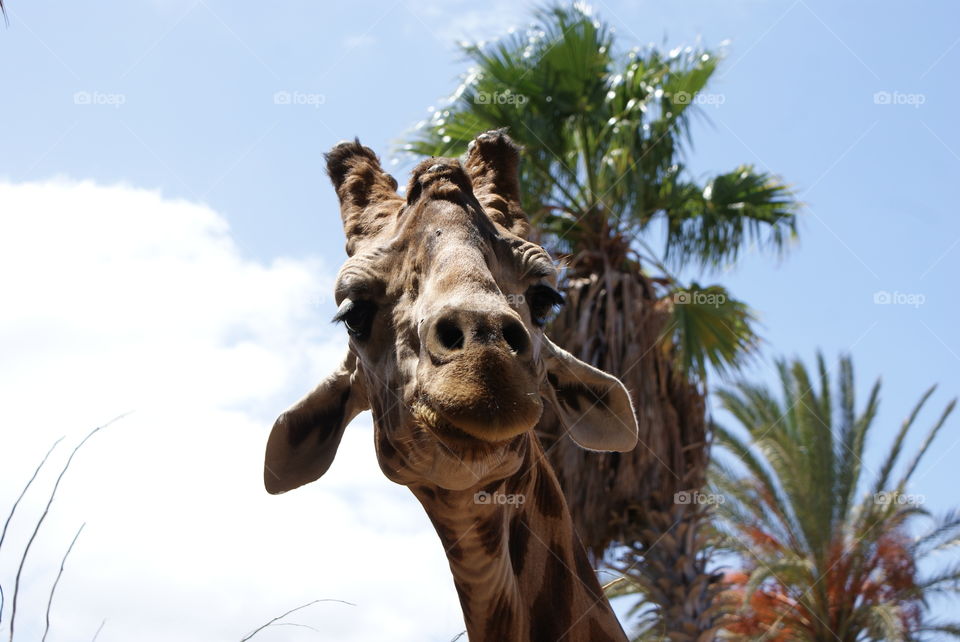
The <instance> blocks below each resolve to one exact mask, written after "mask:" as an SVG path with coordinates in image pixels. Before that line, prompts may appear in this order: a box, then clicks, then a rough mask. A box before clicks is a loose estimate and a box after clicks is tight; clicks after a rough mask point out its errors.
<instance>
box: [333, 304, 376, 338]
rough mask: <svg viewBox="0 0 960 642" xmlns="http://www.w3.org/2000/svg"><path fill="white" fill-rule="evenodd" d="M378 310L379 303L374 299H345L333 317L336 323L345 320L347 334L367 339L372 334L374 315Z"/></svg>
mask: <svg viewBox="0 0 960 642" xmlns="http://www.w3.org/2000/svg"><path fill="white" fill-rule="evenodd" d="M376 312H377V304H375V303H373V302H372V301H354V300H352V299H344V300H343V303H341V304H340V307H339V308H338V309H337V313H336V314H335V315H334V317H333V322H334V323H340V322H343V325H344V326H345V327H346V328H347V334H349V335H350V336H351V337H353V338H355V339H361V340H362V339H366V338H367V337H369V336H370V329H371V328H372V327H373V317H374V315H375V314H376Z"/></svg>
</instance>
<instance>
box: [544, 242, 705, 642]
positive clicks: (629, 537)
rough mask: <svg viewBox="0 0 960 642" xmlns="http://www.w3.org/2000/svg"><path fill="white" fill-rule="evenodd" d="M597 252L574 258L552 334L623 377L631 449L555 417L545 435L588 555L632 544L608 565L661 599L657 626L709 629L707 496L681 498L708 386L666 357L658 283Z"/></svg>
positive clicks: (695, 457)
mask: <svg viewBox="0 0 960 642" xmlns="http://www.w3.org/2000/svg"><path fill="white" fill-rule="evenodd" d="M603 263H605V261H602V259H599V258H594V259H591V257H589V256H584V255H581V256H579V257H578V259H577V260H576V261H575V262H574V264H573V266H572V268H571V277H570V278H569V280H568V287H567V291H566V296H567V304H566V306H565V307H564V309H563V310H562V311H561V314H560V316H559V317H558V318H557V319H556V320H555V321H554V322H553V324H552V328H551V330H550V333H551V336H552V337H553V338H554V340H555V341H556V342H557V344H558V345H561V346H563V347H564V348H565V349H566V350H569V351H570V352H571V353H573V354H574V355H576V356H577V357H579V358H580V359H583V360H585V361H587V362H589V363H591V364H593V365H594V366H596V367H598V368H601V369H603V370H605V371H606V372H610V373H611V374H614V375H616V376H618V377H620V378H621V380H622V381H623V382H624V384H625V385H626V387H627V389H628V390H629V391H630V393H631V395H632V396H633V401H634V404H635V407H636V409H637V418H638V422H639V425H640V441H639V443H638V445H637V448H636V449H635V450H633V451H631V452H629V453H597V452H590V451H585V450H583V449H581V448H579V447H577V446H576V445H575V444H574V443H573V442H572V441H571V440H570V439H569V438H567V437H565V436H563V435H558V434H557V432H556V428H555V427H554V428H553V429H552V430H551V428H550V426H556V425H557V424H556V422H553V421H551V420H550V418H549V417H546V418H545V421H544V422H543V423H542V425H541V431H543V432H544V433H545V434H544V435H543V437H542V438H543V440H544V442H545V446H546V448H548V453H549V457H550V460H551V462H552V464H553V466H554V469H555V470H556V472H557V475H558V477H559V478H560V481H561V485H562V486H563V489H564V493H565V495H566V498H567V502H568V504H569V505H570V508H571V512H572V513H573V516H574V521H575V523H576V526H577V529H578V530H579V533H580V536H581V539H582V540H583V542H584V545H585V546H586V547H587V549H588V550H589V551H590V553H591V555H592V556H593V557H594V559H602V558H603V557H604V554H605V553H606V552H607V551H608V550H611V546H612V545H621V546H626V547H627V549H626V550H627V551H628V552H627V554H626V555H625V556H624V558H623V559H621V560H620V561H619V562H618V563H616V564H615V567H616V568H619V569H620V570H621V571H628V572H629V576H630V578H631V579H632V581H634V582H636V583H639V584H641V585H642V588H643V593H645V597H646V599H648V600H649V601H651V602H653V603H654V604H656V607H657V609H658V613H659V617H660V631H659V635H658V636H657V637H662V638H665V639H669V640H707V639H711V638H712V635H713V632H714V631H715V628H716V626H717V624H718V621H719V616H718V614H717V613H716V611H717V610H718V609H717V608H714V606H715V605H714V599H713V598H714V597H715V595H716V594H717V593H718V591H719V583H718V578H717V577H714V576H712V575H711V574H709V573H707V571H706V568H705V567H706V559H705V557H704V554H703V544H704V541H703V539H704V538H703V535H702V533H701V532H700V531H701V530H702V529H701V528H700V522H701V520H702V518H703V513H704V510H703V508H704V507H703V506H701V505H698V504H694V503H685V502H684V500H683V497H687V498H692V497H693V494H692V493H694V492H696V491H699V490H700V489H701V488H702V487H703V485H704V483H705V480H706V471H707V463H708V443H707V430H706V422H705V417H704V397H703V394H702V392H701V391H700V390H699V389H698V387H697V386H696V385H695V384H694V383H693V382H691V381H689V380H688V379H687V378H686V377H684V376H681V375H679V374H678V373H677V371H676V370H675V368H674V367H673V361H672V355H671V353H670V348H669V346H670V340H669V337H670V335H671V330H672V329H671V328H669V327H667V323H668V319H669V312H668V311H667V310H666V309H664V308H663V307H662V306H658V305H657V299H656V295H655V292H654V289H653V283H652V282H651V281H650V280H649V279H648V278H647V277H645V276H644V275H643V274H642V273H640V271H639V270H636V269H630V268H628V269H626V270H623V269H610V268H609V266H604V265H603ZM677 493H687V495H685V496H681V495H677ZM675 499H676V500H677V501H675Z"/></svg>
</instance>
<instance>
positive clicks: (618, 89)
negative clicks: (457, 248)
mask: <svg viewBox="0 0 960 642" xmlns="http://www.w3.org/2000/svg"><path fill="white" fill-rule="evenodd" d="M464 52H465V53H466V55H467V57H468V58H469V59H470V60H471V61H473V63H475V65H476V66H475V67H474V68H473V69H471V70H470V71H468V72H467V74H466V75H465V76H464V78H463V82H462V84H461V85H460V86H459V88H458V89H457V90H456V92H455V93H454V94H453V96H452V97H451V100H450V103H449V104H448V105H446V106H444V107H442V108H440V109H438V110H436V111H434V113H433V115H432V117H431V118H430V119H428V120H427V121H424V122H423V123H421V124H420V125H419V126H418V129H417V131H416V132H415V133H414V134H413V135H412V136H411V140H410V142H409V144H407V145H406V147H405V148H406V149H407V150H409V151H411V152H413V153H415V154H422V155H427V156H440V155H455V154H458V153H462V152H463V151H464V150H465V149H466V145H467V144H468V143H469V141H470V140H472V139H473V138H474V136H475V135H476V134H477V133H478V132H481V131H484V130H486V129H493V128H501V127H507V128H509V131H510V135H511V137H513V138H514V140H516V141H518V142H519V143H521V144H522V145H523V146H524V147H525V153H524V162H523V163H522V165H521V182H522V185H523V195H524V199H525V200H524V204H523V205H524V207H525V209H526V211H527V213H528V214H529V215H530V216H531V218H532V220H533V222H534V224H535V227H536V228H537V229H538V231H539V235H540V238H539V240H540V241H541V242H542V243H543V244H544V245H546V246H547V247H549V248H550V249H551V250H552V251H553V252H554V253H555V254H557V255H559V256H560V257H561V259H562V260H563V261H564V263H565V264H566V266H567V271H566V278H565V284H564V285H565V292H566V297H567V305H566V306H564V308H563V310H562V311H561V313H560V315H559V316H558V317H557V318H556V319H555V320H554V321H553V323H552V328H551V333H552V336H553V337H554V339H555V340H557V341H558V343H559V344H560V345H563V346H564V347H565V348H566V349H568V350H570V351H571V352H573V353H575V354H577V356H579V357H580V358H582V359H585V360H587V361H589V362H591V363H593V364H594V365H596V366H598V367H600V368H602V369H604V370H606V371H609V372H612V373H615V374H617V375H618V376H620V377H621V378H622V379H623V380H624V382H625V383H626V385H627V387H628V388H629V389H630V391H631V393H632V394H633V397H634V401H635V404H636V407H637V409H638V412H639V413H640V419H641V421H640V424H641V435H640V445H639V446H638V448H637V449H636V450H635V451H633V452H631V453H629V454H614V455H606V454H598V453H587V452H585V451H582V450H580V449H579V448H576V447H573V446H572V445H571V443H570V441H569V440H567V439H566V438H565V437H564V436H563V435H560V434H558V433H557V430H556V428H555V427H554V426H553V424H552V423H551V422H550V421H549V418H545V419H544V421H542V422H541V426H540V429H541V433H542V439H543V441H544V443H545V446H546V447H547V448H548V451H549V455H550V458H551V460H552V463H553V465H554V467H555V469H556V470H557V472H558V475H559V477H560V479H561V483H562V484H563V487H564V491H565V493H566V495H567V500H568V503H569V504H570V506H571V509H572V512H573V514H574V516H575V520H576V523H577V527H578V530H579V532H580V534H581V537H582V539H583V540H584V543H585V544H586V546H587V547H588V549H589V550H590V551H591V552H592V553H593V555H594V557H595V558H602V557H603V556H604V554H605V553H607V557H608V558H609V557H610V556H611V555H613V553H612V552H611V551H613V550H614V549H615V548H616V550H622V549H620V548H619V547H617V544H629V545H630V549H629V550H630V553H629V560H630V561H629V565H631V566H634V567H636V568H642V569H644V572H645V573H646V576H645V578H646V579H645V580H644V581H643V583H642V586H643V587H644V589H645V590H646V592H647V597H648V598H649V599H650V600H651V601H652V603H653V604H654V605H655V609H656V613H657V616H658V619H659V621H660V623H659V626H660V627H661V629H662V630H663V632H664V634H670V635H672V636H673V637H672V639H674V640H685V639H691V640H692V639H696V638H697V637H698V636H699V635H701V634H703V633H705V632H707V631H709V630H710V629H711V627H712V626H713V623H714V620H715V617H714V615H713V613H712V611H711V610H710V608H709V605H710V601H711V600H710V598H711V596H712V595H713V593H714V592H715V591H716V588H717V583H716V582H715V581H714V580H715V579H716V578H713V577H712V576H710V575H709V574H708V573H706V571H705V567H704V559H703V557H702V556H701V555H699V554H698V551H699V550H700V548H701V544H702V537H701V535H700V533H699V529H698V528H697V522H698V521H699V519H700V512H701V511H700V509H699V508H698V507H696V506H689V505H684V504H678V503H677V502H675V501H674V499H675V494H676V493H678V492H683V491H690V490H696V489H699V488H700V487H701V486H702V484H703V483H704V480H705V476H706V469H707V462H708V450H707V443H708V434H707V429H706V423H705V420H704V400H703V386H704V377H705V373H706V370H707V368H708V367H712V368H713V369H714V370H718V371H724V370H727V369H731V368H736V367H737V366H738V365H739V364H740V363H741V362H742V361H743V359H744V358H745V357H746V356H747V355H748V353H749V351H750V350H751V349H752V348H753V347H754V346H755V345H756V343H757V337H756V334H755V333H754V330H753V326H752V321H753V317H752V315H751V313H750V311H749V309H748V308H747V306H746V305H745V304H743V303H742V302H739V301H736V300H734V299H733V298H732V297H731V296H730V295H729V293H728V292H727V291H726V290H725V289H723V288H722V287H720V286H718V285H712V286H709V287H702V286H700V285H698V284H697V283H682V282H681V280H680V279H679V277H677V276H676V275H675V274H674V273H673V270H675V269H676V268H678V267H680V266H690V265H694V266H697V267H699V268H703V269H713V268H717V267H720V266H722V265H725V264H727V263H729V262H732V261H734V260H735V259H736V258H737V256H738V254H739V252H740V251H741V250H742V248H743V247H744V246H745V245H747V244H748V243H756V244H757V245H759V246H760V247H763V248H770V249H773V250H777V251H780V250H782V249H783V248H784V246H785V244H786V242H787V241H788V240H789V238H791V237H792V236H793V235H794V233H795V224H796V211H797V208H798V204H797V202H796V200H795V199H794V197H793V195H792V194H791V192H790V191H789V189H788V188H787V187H786V186H785V185H784V184H783V183H781V182H779V181H778V180H777V179H776V178H775V177H773V176H770V175H768V174H764V173H762V172H758V171H756V170H755V169H754V168H753V167H750V166H741V167H737V168H736V169H734V170H733V171H730V172H727V173H723V174H719V175H716V176H712V177H709V178H708V179H706V180H705V181H700V182H698V181H697V180H696V179H695V178H694V177H693V176H691V175H690V172H688V171H687V170H686V168H685V165H684V162H683V161H684V156H685V151H686V150H687V148H688V147H689V126H690V119H691V118H692V117H693V114H694V113H697V110H698V107H697V103H698V102H699V101H700V99H699V96H700V92H701V91H702V90H703V88H704V87H705V86H706V85H707V82H708V81H709V79H710V77H711V76H712V74H713V72H714V71H715V69H716V67H717V64H718V58H717V56H716V55H715V54H713V53H712V52H710V51H705V50H693V49H685V50H677V51H674V52H670V54H668V55H663V54H661V53H660V52H658V51H657V50H655V49H649V50H644V51H640V50H636V49H634V50H631V51H628V52H624V53H622V54H621V53H620V52H619V51H618V50H617V48H616V43H615V42H614V38H613V35H612V32H611V30H610V29H609V28H608V27H607V26H606V25H605V24H603V23H602V22H600V21H598V20H597V19H596V18H594V17H593V16H592V15H590V14H589V12H588V10H586V9H584V8H583V7H582V5H575V6H574V7H571V8H564V7H560V6H555V7H550V8H546V9H543V10H541V11H540V12H538V13H537V14H536V23H535V24H534V26H532V27H531V28H530V29H529V30H528V31H525V32H522V33H520V32H518V33H514V34H511V35H508V36H506V37H505V38H503V39H501V40H499V41H497V42H495V43H493V44H490V45H466V46H465V47H464ZM661 239H665V240H661Z"/></svg>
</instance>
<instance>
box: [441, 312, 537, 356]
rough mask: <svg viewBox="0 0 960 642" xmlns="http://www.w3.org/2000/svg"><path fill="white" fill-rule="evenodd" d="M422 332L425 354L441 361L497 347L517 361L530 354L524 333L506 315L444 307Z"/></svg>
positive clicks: (524, 329)
mask: <svg viewBox="0 0 960 642" xmlns="http://www.w3.org/2000/svg"><path fill="white" fill-rule="evenodd" d="M424 328H425V331H426V337H425V342H424V345H425V347H426V349H427V352H428V353H429V354H430V356H431V357H433V358H434V359H437V360H441V361H445V360H448V359H451V358H454V357H456V356H457V355H458V354H459V353H462V352H466V351H470V350H471V349H472V348H480V347H492V348H496V347H499V348H501V349H505V350H507V351H508V352H510V353H511V354H513V355H516V356H518V357H519V356H524V355H526V354H527V352H528V351H529V350H530V335H529V334H528V333H527V329H526V328H524V327H523V324H522V323H521V322H520V320H519V319H518V318H517V317H516V315H515V314H511V313H508V312H506V311H496V312H486V311H480V310H468V309H457V308H451V307H445V308H441V309H440V310H439V311H438V312H437V313H435V314H434V315H433V316H432V317H431V318H429V319H428V320H426V321H425V322H424Z"/></svg>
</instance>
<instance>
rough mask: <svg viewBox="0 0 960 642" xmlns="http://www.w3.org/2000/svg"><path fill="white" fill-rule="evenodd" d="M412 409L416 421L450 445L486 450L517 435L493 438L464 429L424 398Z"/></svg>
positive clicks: (442, 441)
mask: <svg viewBox="0 0 960 642" xmlns="http://www.w3.org/2000/svg"><path fill="white" fill-rule="evenodd" d="M411 410H412V414H413V420H414V422H415V423H416V424H417V425H418V426H420V427H421V428H423V429H424V430H426V431H427V432H429V433H430V434H431V435H433V436H434V437H435V438H436V439H438V440H439V441H440V442H441V443H443V444H444V445H446V446H448V447H452V448H460V449H462V448H470V449H478V448H479V449H482V450H486V449H489V448H493V447H495V446H497V445H500V444H502V443H504V442H505V441H507V440H509V439H510V438H512V437H516V435H509V436H507V437H506V438H503V439H491V438H490V437H489V436H488V435H478V434H475V433H474V432H471V431H469V430H464V429H463V428H460V427H458V426H457V425H456V424H454V423H453V422H451V421H450V420H448V419H446V418H445V417H444V416H443V413H441V412H440V411H439V410H437V409H436V408H435V407H434V406H433V405H431V404H430V403H428V402H427V401H426V400H424V399H420V400H418V401H417V402H415V403H414V404H413V407H412V409H411Z"/></svg>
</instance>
